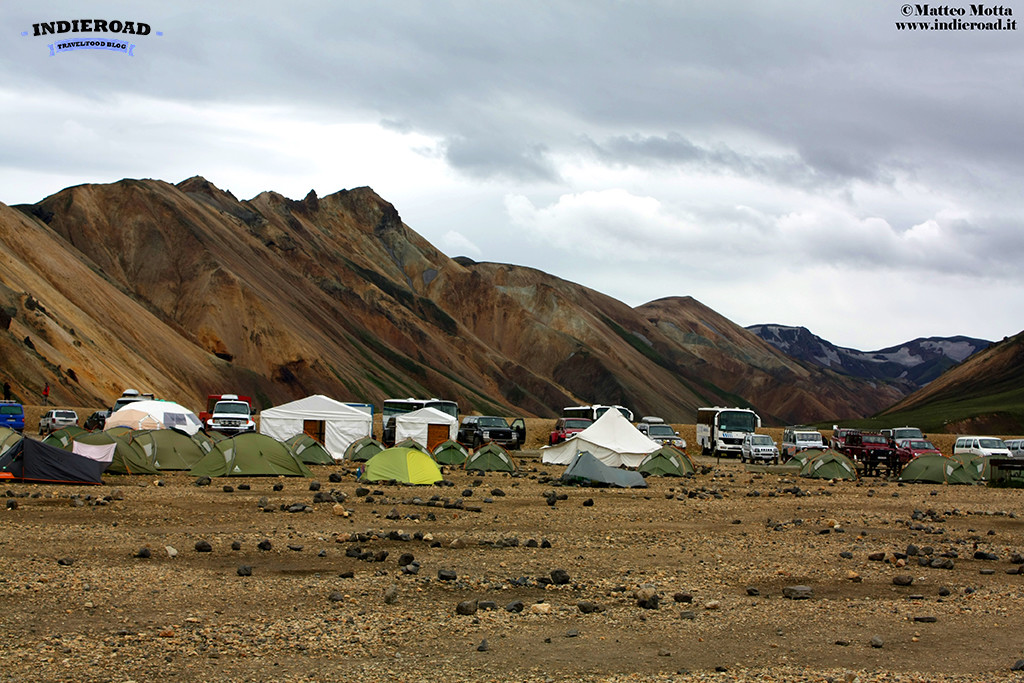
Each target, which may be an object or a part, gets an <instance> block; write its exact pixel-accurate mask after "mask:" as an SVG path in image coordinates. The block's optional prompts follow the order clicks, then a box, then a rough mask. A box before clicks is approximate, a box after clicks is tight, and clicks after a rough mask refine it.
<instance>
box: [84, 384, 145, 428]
mask: <svg viewBox="0 0 1024 683" xmlns="http://www.w3.org/2000/svg"><path fill="white" fill-rule="evenodd" d="M155 398H156V397H155V396H154V395H153V394H144V393H142V392H140V391H139V390H138V389H125V390H124V391H122V392H121V395H120V396H119V397H118V398H117V400H116V401H114V405H113V406H111V407H110V408H109V409H108V410H97V411H96V412H95V413H93V414H92V415H90V416H89V417H88V418H87V419H86V420H85V424H84V425H82V426H83V427H84V428H85V429H103V428H104V427H106V426H107V418H108V417H110V416H111V414H113V413H116V412H117V411H119V410H120V409H121V408H124V407H125V406H126V405H128V404H130V403H135V402H136V401H152V400H153V399H155Z"/></svg>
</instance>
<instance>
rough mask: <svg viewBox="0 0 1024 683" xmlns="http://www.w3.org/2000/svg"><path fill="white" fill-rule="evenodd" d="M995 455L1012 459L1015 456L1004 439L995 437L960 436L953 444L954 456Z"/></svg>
mask: <svg viewBox="0 0 1024 683" xmlns="http://www.w3.org/2000/svg"><path fill="white" fill-rule="evenodd" d="M961 453H968V454H970V455H994V456H996V457H997V458H1011V457H1013V454H1012V453H1010V449H1009V448H1007V447H1006V444H1005V443H1003V440H1002V439H997V438H996V437H994V436H958V437H957V439H956V443H954V444H953V455H959V454H961Z"/></svg>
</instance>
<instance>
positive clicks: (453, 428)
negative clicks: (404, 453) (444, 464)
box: [395, 408, 459, 446]
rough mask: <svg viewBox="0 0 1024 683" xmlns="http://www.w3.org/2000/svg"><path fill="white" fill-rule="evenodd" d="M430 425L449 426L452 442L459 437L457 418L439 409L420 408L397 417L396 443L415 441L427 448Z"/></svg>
mask: <svg viewBox="0 0 1024 683" xmlns="http://www.w3.org/2000/svg"><path fill="white" fill-rule="evenodd" d="M428 425H448V438H449V439H451V440H452V441H454V440H455V439H456V438H458V436H459V421H458V420H457V419H456V418H454V417H452V416H451V415H449V414H448V413H442V412H441V411H440V410H438V409H437V408H420V409H419V410H413V411H411V412H408V413H402V414H401V415H396V416H395V443H401V442H403V441H405V440H406V439H414V440H415V441H416V442H417V443H421V444H423V445H424V446H427V441H428V440H429V439H428V434H427V431H428V430H427V427H428Z"/></svg>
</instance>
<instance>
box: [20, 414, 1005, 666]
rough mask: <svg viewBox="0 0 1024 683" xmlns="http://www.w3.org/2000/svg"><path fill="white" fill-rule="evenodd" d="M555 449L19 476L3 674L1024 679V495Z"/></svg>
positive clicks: (685, 433)
mask: <svg viewBox="0 0 1024 683" xmlns="http://www.w3.org/2000/svg"><path fill="white" fill-rule="evenodd" d="M36 420H38V418H36ZM31 424H32V423H30V425H31ZM537 424H538V426H540V427H543V425H542V424H541V423H537ZM531 429H532V427H531ZM688 429H690V430H692V427H689V428H687V427H685V426H683V427H681V428H680V431H681V432H682V433H683V436H684V437H685V438H687V440H688V441H690V442H691V443H692V434H689V433H688V431H687V430H688ZM544 436H545V438H546V435H544ZM540 457H541V454H540V452H539V451H538V450H526V451H523V452H521V453H519V454H517V460H518V464H519V467H520V472H519V474H518V475H517V476H514V477H513V476H509V475H506V474H494V473H491V474H487V475H483V476H480V475H476V474H467V473H465V472H463V471H461V470H451V471H447V472H446V473H445V477H446V479H447V480H448V481H449V482H451V484H452V485H451V486H434V487H402V486H386V485H385V486H379V485H370V486H369V487H367V488H368V489H369V491H368V493H367V492H366V491H360V490H359V489H360V485H359V484H357V482H356V481H355V479H354V476H353V470H352V469H351V468H350V467H348V466H346V465H336V466H328V467H318V468H316V469H315V470H314V471H315V475H316V479H315V481H316V482H317V483H318V484H320V486H321V488H320V490H319V491H318V492H314V491H312V490H311V481H310V480H307V479H294V478H290V479H283V478H280V479H279V478H273V479H270V478H232V479H222V480H215V481H214V482H213V483H212V484H211V485H209V486H197V485H196V482H195V480H194V479H193V478H192V477H189V476H187V475H186V474H184V473H166V474H164V475H162V476H161V477H159V478H154V477H148V478H147V477H130V476H106V477H105V484H104V485H103V486H99V487H57V486H35V485H21V484H10V485H8V486H6V487H4V488H0V492H6V495H7V497H8V498H7V507H5V508H2V509H0V512H2V514H3V524H2V525H0V605H2V607H0V626H2V628H0V633H2V636H0V642H2V643H3V645H4V647H3V648H2V650H0V652H2V654H0V679H2V680H17V681H50V680H53V681H56V680H75V681H106V680H109V681H128V680H135V681H144V680H153V679H155V678H157V677H164V678H168V679H173V680H252V681H278V680H309V681H320V680H329V679H331V678H343V679H345V680H356V681H380V680H428V679H429V680H442V681H456V680H458V681H478V680H480V681H484V680H488V681H489V680H494V681H506V680H537V681H548V680H550V681H560V680H570V679H572V680H676V681H691V680H711V681H729V680H750V681H754V680H757V681H762V680H796V681H827V680H832V681H853V680H861V681H867V680H886V681H919V680H935V681H945V680H976V681H988V680H993V679H1010V680H1024V674H1017V673H1012V672H1011V667H1013V665H1014V664H1015V662H1017V661H1018V660H1020V659H1022V658H1024V645H1022V643H1021V638H1020V634H1021V633H1022V632H1024V601H1022V597H1024V575H1019V574H1017V573H1016V571H1017V569H1018V568H1019V567H1021V566H1022V565H1021V564H1015V562H1018V561H1019V562H1024V558H1021V557H1014V555H1015V554H1016V553H1024V524H1022V519H1024V490H1019V489H993V488H988V487H984V486H959V487H950V486H932V485H906V486H903V485H898V484H897V483H895V482H886V481H883V480H880V479H871V480H863V481H860V482H837V483H831V482H822V481H813V480H807V479H800V478H797V477H796V476H794V474H793V473H792V472H785V471H781V472H777V473H757V472H751V471H748V470H747V468H746V467H744V466H741V465H740V464H739V463H737V462H735V461H723V462H721V463H716V462H715V461H714V460H713V459H710V458H706V459H705V458H697V460H698V463H699V464H700V465H701V466H702V467H703V468H706V471H704V472H703V473H701V474H698V475H697V476H695V477H693V478H685V479H669V478H660V479H659V478H652V479H649V484H650V486H649V488H647V489H634V490H618V489H590V488H570V487H559V486H557V477H558V476H559V475H560V474H561V471H562V468H561V467H558V466H547V465H544V464H543V463H542V462H541V460H540ZM331 475H336V476H335V478H336V479H337V478H339V477H340V481H337V482H332V481H330V478H331ZM275 485H277V486H278V487H279V488H280V490H277V491H275V490H274V488H275ZM314 486H315V485H314ZM225 487H228V488H229V489H230V490H226V489H225ZM245 487H248V489H247V490H246V489H245ZM317 493H320V494H322V495H321V498H327V499H328V500H327V502H314V497H315V496H316V494H317ZM552 493H553V494H554V496H555V497H557V496H559V495H561V496H564V498H562V499H554V498H553V497H552V496H551V495H550V494H552ZM324 494H326V495H324ZM360 494H362V495H360ZM432 498H434V500H433V501H432V500H431V499H432ZM336 499H344V500H343V501H342V502H340V503H336V502H335V500H336ZM456 501H461V502H460V503H459V502H456ZM549 501H550V502H553V503H554V504H553V505H552V504H549ZM428 503H429V504H428ZM445 503H447V505H446V504H445ZM289 509H292V510H299V509H301V510H303V511H301V512H289V511H288V510H289ZM264 541H268V542H269V544H267V543H264V544H263V547H264V548H268V547H269V549H260V544H261V542H264ZM203 542H205V543H208V544H209V550H208V551H205V550H201V549H202V548H203V547H204V546H203V545H202V543H203ZM197 544H199V545H198V546H197ZM233 544H234V545H233ZM909 546H916V554H914V553H915V549H914V548H910V547H909ZM233 548H237V549H233ZM143 549H145V552H141V553H140V551H142V550H143ZM985 553H990V555H985ZM140 554H142V555H146V554H148V555H149V557H140V556H139V555H140ZM172 555H173V557H172ZM403 555H408V556H411V559H410V557H402V556H403ZM985 557H990V558H995V559H983V558H985ZM976 558H977V559H976ZM412 560H415V562H418V563H419V566H418V572H417V573H407V571H403V569H402V568H401V566H400V565H402V564H404V565H405V566H408V563H409V562H411V561H412ZM933 561H935V562H933ZM947 561H948V562H947ZM922 562H924V563H925V564H928V565H929V566H924V565H923V564H922ZM934 563H938V564H943V563H945V564H946V566H947V567H951V568H938V567H932V566H930V565H931V564H934ZM245 568H248V569H249V570H250V571H251V575H248V576H240V573H243V574H244V573H247V572H246V569H245ZM240 569H241V570H242V571H241V572H240ZM559 570H561V571H559ZM1011 572H1012V573H1011ZM552 580H556V581H563V580H564V581H566V583H564V584H560V585H557V584H555V583H551V582H552ZM908 581H909V585H898V584H901V583H907V582H908ZM791 586H807V587H808V588H809V589H810V590H811V596H810V598H809V599H790V598H787V597H785V596H784V592H785V590H786V589H787V587H791ZM652 596H657V598H656V599H654V598H653V597H652ZM643 598H646V600H645V601H644V605H641V604H640V602H641V599H643ZM461 603H465V604H463V606H462V611H466V612H472V613H470V614H459V613H458V611H459V606H460V604H461ZM474 608H475V611H474ZM517 609H521V611H516V610H517ZM872 639H875V642H874V645H873V644H872Z"/></svg>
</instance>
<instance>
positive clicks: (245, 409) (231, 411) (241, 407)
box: [215, 403, 249, 415]
mask: <svg viewBox="0 0 1024 683" xmlns="http://www.w3.org/2000/svg"><path fill="white" fill-rule="evenodd" d="M215 412H217V413H221V414H226V415H248V414H249V406H248V405H247V404H245V403H218V404H217V408H216V410H215Z"/></svg>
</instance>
